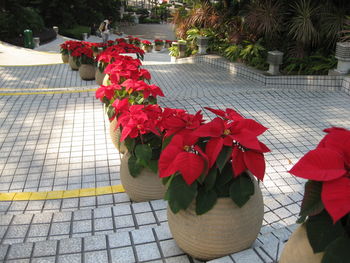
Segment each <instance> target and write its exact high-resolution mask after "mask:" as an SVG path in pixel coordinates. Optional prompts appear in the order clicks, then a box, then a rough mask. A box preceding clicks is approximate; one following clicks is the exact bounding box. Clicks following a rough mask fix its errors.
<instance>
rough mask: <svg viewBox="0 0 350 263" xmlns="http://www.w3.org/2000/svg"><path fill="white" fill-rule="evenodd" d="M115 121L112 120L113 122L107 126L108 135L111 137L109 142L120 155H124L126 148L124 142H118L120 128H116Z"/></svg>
mask: <svg viewBox="0 0 350 263" xmlns="http://www.w3.org/2000/svg"><path fill="white" fill-rule="evenodd" d="M116 127H117V120H116V119H115V118H114V120H113V121H111V122H110V124H109V134H110V135H111V140H112V142H113V144H114V147H115V148H116V149H117V150H118V151H119V152H120V153H122V154H124V153H126V151H127V148H126V146H125V143H124V142H120V136H121V132H120V128H117V129H116Z"/></svg>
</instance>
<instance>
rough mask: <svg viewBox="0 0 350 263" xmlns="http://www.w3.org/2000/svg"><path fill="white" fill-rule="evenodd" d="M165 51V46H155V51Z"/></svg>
mask: <svg viewBox="0 0 350 263" xmlns="http://www.w3.org/2000/svg"><path fill="white" fill-rule="evenodd" d="M162 49H163V45H154V50H155V51H161V50H162Z"/></svg>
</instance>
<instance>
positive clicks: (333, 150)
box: [289, 128, 350, 222]
mask: <svg viewBox="0 0 350 263" xmlns="http://www.w3.org/2000/svg"><path fill="white" fill-rule="evenodd" d="M324 131H325V132H327V133H328V134H327V135H326V136H325V137H324V138H323V139H322V140H321V142H320V143H319V145H318V146H317V148H316V149H315V150H312V151H310V152H308V153H307V154H305V155H304V156H303V157H302V158H301V159H300V160H299V161H298V162H297V163H296V164H295V165H294V167H293V168H292V169H291V170H290V171H289V172H290V173H292V174H293V175H296V176H298V177H301V178H305V179H309V180H313V181H320V182H323V184H322V193H321V199H322V202H323V204H324V207H325V209H326V210H327V211H328V213H329V214H330V216H331V217H332V219H333V222H337V221H338V220H339V219H340V218H342V217H343V216H345V215H346V214H348V213H349V212H350V131H349V130H346V129H342V128H330V129H326V130H324Z"/></svg>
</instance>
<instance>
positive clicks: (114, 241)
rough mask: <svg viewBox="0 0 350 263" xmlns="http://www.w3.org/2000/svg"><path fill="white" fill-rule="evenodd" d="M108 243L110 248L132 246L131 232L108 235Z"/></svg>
mask: <svg viewBox="0 0 350 263" xmlns="http://www.w3.org/2000/svg"><path fill="white" fill-rule="evenodd" d="M108 242H109V247H110V248H115V247H123V246H130V245H131V242H130V236H129V232H117V233H113V234H110V235H108Z"/></svg>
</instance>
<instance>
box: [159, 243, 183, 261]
mask: <svg viewBox="0 0 350 263" xmlns="http://www.w3.org/2000/svg"><path fill="white" fill-rule="evenodd" d="M160 247H161V248H162V251H163V254H164V256H165V257H171V256H178V255H182V254H184V252H183V251H182V250H181V249H180V248H179V247H178V246H177V244H176V242H175V240H174V239H171V240H165V241H161V242H160Z"/></svg>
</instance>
